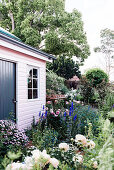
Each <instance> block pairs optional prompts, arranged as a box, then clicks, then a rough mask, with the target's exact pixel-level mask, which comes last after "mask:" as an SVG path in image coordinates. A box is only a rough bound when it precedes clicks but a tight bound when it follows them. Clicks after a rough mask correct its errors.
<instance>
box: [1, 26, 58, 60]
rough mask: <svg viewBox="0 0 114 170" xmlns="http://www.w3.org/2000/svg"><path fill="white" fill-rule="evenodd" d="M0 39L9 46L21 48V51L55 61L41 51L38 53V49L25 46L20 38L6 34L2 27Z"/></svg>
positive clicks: (51, 56)
mask: <svg viewBox="0 0 114 170" xmlns="http://www.w3.org/2000/svg"><path fill="white" fill-rule="evenodd" d="M0 39H1V40H4V41H6V42H8V43H11V44H13V45H16V46H18V47H21V48H23V49H26V50H28V51H31V52H34V53H36V54H40V55H42V56H45V57H47V58H48V59H56V58H55V57H54V56H53V55H51V54H47V53H45V52H43V51H40V50H38V49H36V48H33V47H32V46H30V45H27V44H25V43H23V42H22V41H21V39H20V38H18V37H16V36H15V35H14V34H11V33H10V32H8V31H6V30H5V29H3V28H2V27H0ZM9 48H10V47H9Z"/></svg>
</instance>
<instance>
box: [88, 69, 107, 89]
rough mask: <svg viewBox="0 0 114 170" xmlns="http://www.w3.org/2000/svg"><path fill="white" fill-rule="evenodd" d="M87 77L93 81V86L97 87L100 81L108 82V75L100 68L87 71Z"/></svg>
mask: <svg viewBox="0 0 114 170" xmlns="http://www.w3.org/2000/svg"><path fill="white" fill-rule="evenodd" d="M86 78H87V79H88V81H89V82H90V83H91V85H92V86H93V87H96V86H97V85H99V84H100V83H102V82H104V83H108V81H109V78H108V75H107V74H106V73H105V72H104V71H103V70H101V69H99V68H93V69H90V70H88V71H87V72H86Z"/></svg>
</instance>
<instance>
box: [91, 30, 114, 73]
mask: <svg viewBox="0 0 114 170" xmlns="http://www.w3.org/2000/svg"><path fill="white" fill-rule="evenodd" d="M100 37H101V46H100V47H96V48H95V49H94V51H95V52H101V53H102V54H103V55H104V59H105V70H106V73H107V74H108V76H109V74H110V72H111V70H112V69H114V64H113V62H114V31H113V30H110V29H104V30H101V33H100Z"/></svg>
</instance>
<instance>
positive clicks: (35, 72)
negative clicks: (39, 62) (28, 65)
mask: <svg viewBox="0 0 114 170" xmlns="http://www.w3.org/2000/svg"><path fill="white" fill-rule="evenodd" d="M37 75H38V74H37V69H33V78H37V77H38V76H37Z"/></svg>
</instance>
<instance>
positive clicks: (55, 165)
mask: <svg viewBox="0 0 114 170" xmlns="http://www.w3.org/2000/svg"><path fill="white" fill-rule="evenodd" d="M49 162H50V163H51V164H52V165H53V167H54V168H57V167H58V165H59V161H58V160H57V159H56V158H50V160H49Z"/></svg>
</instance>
